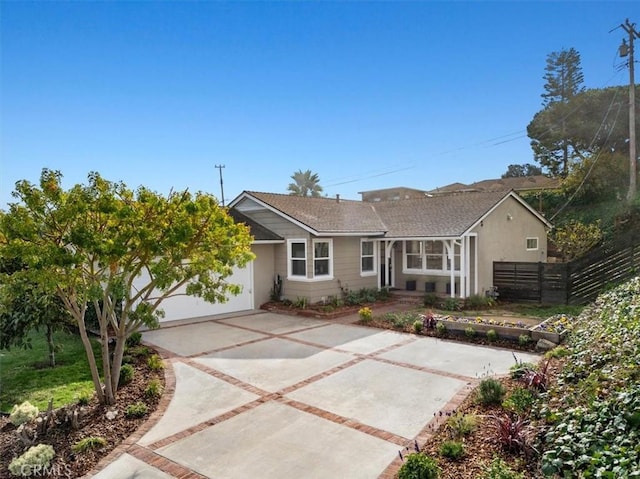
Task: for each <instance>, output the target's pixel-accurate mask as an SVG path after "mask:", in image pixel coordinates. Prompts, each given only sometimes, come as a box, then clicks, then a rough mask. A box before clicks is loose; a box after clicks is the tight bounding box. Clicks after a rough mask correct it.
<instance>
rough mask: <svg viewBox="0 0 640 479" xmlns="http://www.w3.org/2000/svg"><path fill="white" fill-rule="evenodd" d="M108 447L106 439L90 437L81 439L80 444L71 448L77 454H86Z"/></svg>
mask: <svg viewBox="0 0 640 479" xmlns="http://www.w3.org/2000/svg"><path fill="white" fill-rule="evenodd" d="M106 445H107V440H106V439H105V438H104V437H99V436H89V437H85V438H84V439H80V440H79V441H78V442H76V443H75V444H73V445H72V446H71V450H72V451H73V452H75V453H82V452H86V451H88V450H90V449H100V448H102V447H105V446H106Z"/></svg>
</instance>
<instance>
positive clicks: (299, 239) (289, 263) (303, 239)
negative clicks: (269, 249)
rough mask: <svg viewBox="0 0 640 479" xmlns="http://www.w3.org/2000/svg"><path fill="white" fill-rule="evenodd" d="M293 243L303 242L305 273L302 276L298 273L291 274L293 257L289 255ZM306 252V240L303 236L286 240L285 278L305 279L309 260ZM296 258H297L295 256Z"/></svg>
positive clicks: (293, 279) (292, 279)
mask: <svg viewBox="0 0 640 479" xmlns="http://www.w3.org/2000/svg"><path fill="white" fill-rule="evenodd" d="M293 243H303V244H304V256H305V257H304V266H305V268H304V271H305V275H304V276H300V275H294V274H293V268H292V267H291V262H292V261H293V257H292V256H291V253H292V251H291V249H292V248H291V245H292V244H293ZM307 256H308V252H307V240H306V239H305V238H289V239H288V240H287V279H289V280H291V281H304V280H306V279H307V275H308V274H309V261H308V258H307ZM296 259H298V258H296ZM298 260H299V261H301V260H302V259H301V258H300V259H298Z"/></svg>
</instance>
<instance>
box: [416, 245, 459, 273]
mask: <svg viewBox="0 0 640 479" xmlns="http://www.w3.org/2000/svg"><path fill="white" fill-rule="evenodd" d="M447 251H448V250H447V248H446V246H445V243H444V241H441V240H436V241H407V242H405V258H404V259H405V261H406V263H405V268H406V270H407V271H410V272H413V273H418V274H441V273H443V272H445V271H451V265H452V264H453V270H454V271H460V245H459V244H455V243H454V244H453V258H452V260H451V259H449V256H448V252H447Z"/></svg>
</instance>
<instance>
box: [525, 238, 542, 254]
mask: <svg viewBox="0 0 640 479" xmlns="http://www.w3.org/2000/svg"><path fill="white" fill-rule="evenodd" d="M529 240H536V247H535V248H529ZM524 245H525V247H526V249H527V251H538V249H539V248H540V240H539V239H538V237H537V236H529V237H527V238H526V239H525V240H524Z"/></svg>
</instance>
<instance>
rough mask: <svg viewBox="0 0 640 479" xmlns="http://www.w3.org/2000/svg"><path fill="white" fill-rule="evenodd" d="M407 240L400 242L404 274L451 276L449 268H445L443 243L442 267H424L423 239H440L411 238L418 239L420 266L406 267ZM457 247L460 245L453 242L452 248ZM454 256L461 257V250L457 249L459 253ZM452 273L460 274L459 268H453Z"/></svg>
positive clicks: (445, 252)
mask: <svg viewBox="0 0 640 479" xmlns="http://www.w3.org/2000/svg"><path fill="white" fill-rule="evenodd" d="M408 241H409V240H406V241H403V242H402V272H403V273H404V274H419V275H428V276H451V270H449V269H446V267H447V266H448V263H449V261H448V254H447V248H446V246H445V245H443V248H444V250H443V253H442V269H427V268H426V264H427V253H426V251H425V250H426V248H424V246H423V243H424V241H441V240H424V241H423V240H412V241H419V242H420V256H421V258H422V268H408V267H407V242H408ZM455 247H458V248H460V245H458V244H455V245H454V248H455ZM412 254H413V255H417V253H412ZM429 255H430V256H435V255H434V254H432V253H430V254H429ZM455 256H459V257H460V258H462V250H461V249H460V250H459V253H458V254H457V255H455ZM455 256H454V262H453V263H454V264H455ZM453 275H454V276H460V270H459V269H455V270H453Z"/></svg>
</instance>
